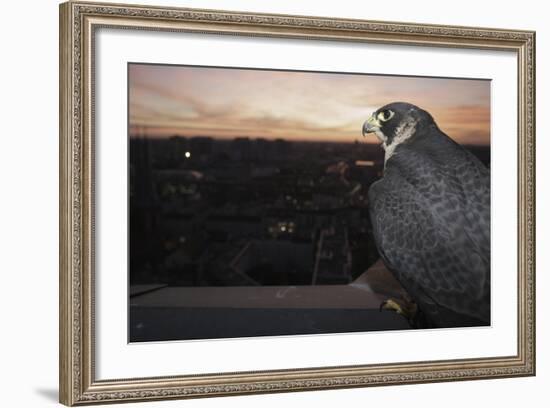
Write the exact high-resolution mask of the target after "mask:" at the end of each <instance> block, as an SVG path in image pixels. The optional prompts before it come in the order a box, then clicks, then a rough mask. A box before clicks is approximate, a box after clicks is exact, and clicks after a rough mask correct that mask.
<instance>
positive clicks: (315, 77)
mask: <svg viewBox="0 0 550 408" xmlns="http://www.w3.org/2000/svg"><path fill="white" fill-rule="evenodd" d="M404 68H406V67H404ZM128 82H129V109H130V112H129V120H130V123H129V125H130V133H131V135H133V134H134V133H135V130H136V129H138V128H141V129H145V132H146V134H147V135H148V136H149V137H167V136H172V135H175V134H177V135H181V136H211V137H214V138H234V137H242V136H245V137H251V138H256V137H262V138H267V139H275V138H284V139H288V140H311V141H341V142H353V141H355V140H362V136H361V129H362V126H363V122H364V121H365V120H366V119H367V118H368V117H369V116H370V114H371V113H372V112H373V111H375V110H376V109H378V108H379V107H381V106H383V105H385V104H387V103H390V102H395V101H404V102H410V103H413V104H415V105H418V106H420V107H421V108H423V109H425V110H427V111H428V112H430V113H431V114H432V116H433V117H434V118H435V121H436V122H437V123H438V125H439V127H440V128H441V129H442V130H443V131H444V132H445V133H447V134H448V135H449V136H451V137H452V138H454V139H455V140H456V141H458V142H459V143H462V144H477V145H483V144H489V142H490V86H491V84H490V81H488V80H470V79H467V80H464V79H444V78H419V77H397V76H379V75H366V74H334V73H315V72H296V71H271V70H252V69H228V68H205V67H189V66H172V65H145V64H130V66H129V79H128ZM364 140H365V141H367V142H372V143H378V141H377V139H376V137H372V138H367V139H364Z"/></svg>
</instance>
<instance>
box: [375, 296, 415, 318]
mask: <svg viewBox="0 0 550 408" xmlns="http://www.w3.org/2000/svg"><path fill="white" fill-rule="evenodd" d="M379 310H380V311H382V310H390V311H393V312H395V313H397V314H399V315H401V316H403V317H404V318H405V319H407V320H408V321H409V322H412V321H414V318H415V316H416V313H417V311H418V307H417V305H416V303H415V302H413V301H411V300H408V299H395V298H389V299H386V300H384V301H383V302H382V303H381V304H380V309H379Z"/></svg>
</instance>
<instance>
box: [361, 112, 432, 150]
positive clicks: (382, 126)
mask: <svg viewBox="0 0 550 408" xmlns="http://www.w3.org/2000/svg"><path fill="white" fill-rule="evenodd" d="M431 125H435V122H434V120H433V118H432V116H431V115H430V114H429V113H428V112H426V111H425V110H423V109H421V108H419V107H418V106H415V105H412V104H410V103H406V102H393V103H390V104H388V105H385V106H383V107H381V108H380V109H378V110H377V111H375V112H374V113H373V114H372V115H371V117H370V118H368V119H367V121H366V122H365V123H364V124H363V136H366V135H367V133H374V134H376V136H378V139H380V141H381V142H382V147H383V148H384V149H386V148H387V147H390V146H392V147H394V148H395V146H397V145H398V144H400V143H403V142H405V141H407V140H409V139H410V138H411V137H414V135H415V134H416V131H417V130H418V128H419V127H423V128H425V127H427V126H431Z"/></svg>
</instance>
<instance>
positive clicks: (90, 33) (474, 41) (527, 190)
mask: <svg viewBox="0 0 550 408" xmlns="http://www.w3.org/2000/svg"><path fill="white" fill-rule="evenodd" d="M104 28H107V29H110V30H139V31H140V32H142V33H152V32H157V33H158V32H162V33H197V34H212V35H230V36H232V37H236V38H243V39H244V38H251V37H255V38H274V39H296V40H307V41H310V40H311V41H316V40H322V41H328V42H336V43H344V44H352V43H353V44H356V43H360V44H362V43H365V44H378V45H382V46H422V47H424V46H426V47H441V48H443V49H451V50H454V49H457V50H460V49H462V50H464V49H470V50H471V49H474V50H481V51H483V50H487V51H503V52H508V53H513V54H514V55H515V56H516V59H517V74H518V75H517V84H515V86H516V89H517V101H514V102H517V107H518V109H517V163H518V165H517V192H518V195H517V198H516V199H517V243H518V245H517V265H509V267H510V268H513V269H514V273H515V275H514V276H517V292H516V293H515V296H517V327H516V328H515V334H516V335H517V336H516V337H515V339H514V340H515V341H516V342H517V343H516V344H517V350H516V352H515V353H512V354H510V355H493V356H488V357H487V356H484V357H471V358H460V359H456V358H454V359H443V360H441V359H438V360H430V361H414V362H410V361H409V362H386V363H376V364H362V363H361V361H358V362H357V364H352V365H348V364H346V365H337V366H322V365H321V364H319V365H316V366H310V367H307V368H290V367H289V368H283V369H275V370H259V371H257V370H254V371H239V370H237V369H234V370H226V371H224V372H213V373H208V374H204V373H190V374H189V373H188V374H182V375H170V376H166V375H159V376H156V375H153V376H147V377H140V376H130V377H132V378H127V377H124V378H107V379H104V378H98V376H97V355H98V350H97V345H96V312H95V308H96V299H97V296H98V293H97V286H96V272H97V271H96V256H97V255H96V251H95V248H96V245H95V239H96V234H95V219H96V218H95V217H96V207H95V194H96V191H97V189H98V188H100V185H99V184H98V181H97V179H96V161H97V155H96V153H97V152H96V149H95V146H96V145H95V144H96V134H95V132H96V127H97V123H96V120H97V118H96V109H97V106H96V88H95V86H96V77H95V75H96V71H95V70H96V61H95V51H96V45H97V44H96V33H97V32H98V30H100V29H104ZM111 137H113V136H111ZM115 137H116V136H115ZM120 137H121V138H124V137H126V135H125V134H124V135H120ZM495 177H498V174H496V175H493V181H494V179H495ZM59 180H60V258H59V259H60V303H59V305H60V332H59V336H60V342H59V344H60V349H59V350H60V402H62V403H63V404H66V405H70V406H72V405H80V404H91V403H107V402H131V401H146V400H158V399H177V398H194V397H205V396H221V395H236V394H253V393H269V392H282V391H305V390H317V389H331V388H347V387H363V386H374V385H392V384H408V383H409V384H410V383H424V382H437V381H453V380H471V379H487V378H504V377H516V376H531V375H534V374H535V33H534V32H532V31H517V30H505V29H489V28H470V27H456V26H439V25H421V24H413V23H395V22H375V21H362V20H344V19H330V18H319V17H304V16H288V15H267V14H250V13H239V12H228V11H213V10H196V9H178V8H161V7H149V6H135V5H115V4H109V5H106V4H100V3H88V2H67V3H64V4H61V6H60V179H59ZM496 205H498V203H497V204H496ZM493 251H497V252H498V248H493ZM114 273H116V271H115V272H114ZM121 273H122V272H121ZM120 296H121V297H122V296H125V294H121V295H120ZM395 335H396V336H398V335H399V334H395ZM218 344H220V343H218ZM151 347H155V345H151ZM327 352H328V353H330V351H327ZM206 358H207V357H206V356H205V359H206ZM319 361H321V360H319ZM182 372H185V370H182Z"/></svg>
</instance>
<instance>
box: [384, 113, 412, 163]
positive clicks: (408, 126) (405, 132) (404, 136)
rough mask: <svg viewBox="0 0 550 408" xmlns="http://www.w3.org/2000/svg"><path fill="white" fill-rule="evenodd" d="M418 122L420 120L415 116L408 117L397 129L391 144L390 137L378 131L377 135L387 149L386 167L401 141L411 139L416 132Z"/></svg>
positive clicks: (385, 156)
mask: <svg viewBox="0 0 550 408" xmlns="http://www.w3.org/2000/svg"><path fill="white" fill-rule="evenodd" d="M417 123H418V121H417V120H416V119H413V118H408V119H406V120H404V121H403V122H402V123H400V124H399V126H398V127H397V128H396V129H395V135H394V137H393V140H392V142H391V143H390V144H387V141H388V137H387V136H386V135H385V134H384V133H382V131H380V130H377V131H376V136H378V139H380V141H381V142H382V148H383V149H384V150H385V154H384V167H386V163H387V162H388V160H389V159H390V157H392V156H393V154H394V153H395V148H396V147H397V146H399V145H400V144H401V143H403V142H405V141H407V140H408V139H410V138H411V136H412V135H414V133H415V132H416V124H417Z"/></svg>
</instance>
